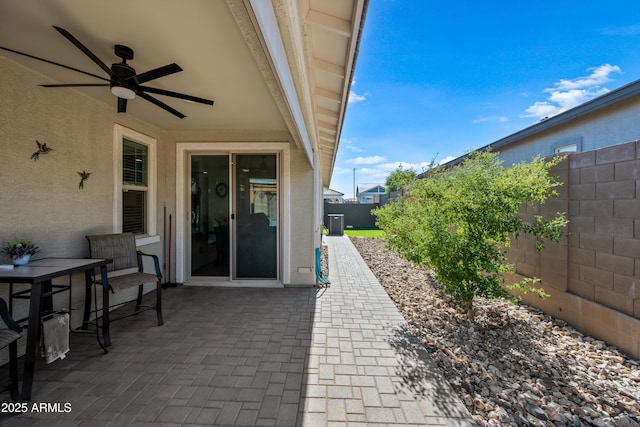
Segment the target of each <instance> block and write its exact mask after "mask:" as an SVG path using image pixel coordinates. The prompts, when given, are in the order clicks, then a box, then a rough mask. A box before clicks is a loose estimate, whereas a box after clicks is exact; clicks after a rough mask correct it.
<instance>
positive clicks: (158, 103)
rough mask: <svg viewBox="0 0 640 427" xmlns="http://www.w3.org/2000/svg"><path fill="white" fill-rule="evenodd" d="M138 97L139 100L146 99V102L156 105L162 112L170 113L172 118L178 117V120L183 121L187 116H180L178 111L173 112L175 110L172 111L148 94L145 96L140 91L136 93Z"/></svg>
mask: <svg viewBox="0 0 640 427" xmlns="http://www.w3.org/2000/svg"><path fill="white" fill-rule="evenodd" d="M138 96H139V97H140V98H143V99H146V100H147V101H149V102H151V103H152V104H155V105H157V106H158V107H160V108H162V109H164V110H166V111H168V112H170V113H171V114H173V115H174V116H176V117H178V118H180V119H184V118H185V117H187V116H185V115H184V114H182V113H181V112H180V111H178V110H175V109H173V108H171V107H169V106H168V105H167V104H165V103H164V102H162V101H160V100H159V99H157V98H154V97H153V96H151V95H148V94H146V93H144V92H140V91H138Z"/></svg>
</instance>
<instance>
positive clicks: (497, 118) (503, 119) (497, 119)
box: [471, 116, 509, 123]
mask: <svg viewBox="0 0 640 427" xmlns="http://www.w3.org/2000/svg"><path fill="white" fill-rule="evenodd" d="M508 121H509V118H508V117H506V116H489V117H486V116H483V117H479V118H477V119H475V120H472V121H471V123H484V122H498V123H507V122H508Z"/></svg>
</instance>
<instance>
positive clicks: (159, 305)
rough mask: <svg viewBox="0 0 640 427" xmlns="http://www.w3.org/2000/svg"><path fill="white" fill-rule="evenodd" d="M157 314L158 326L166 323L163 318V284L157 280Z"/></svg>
mask: <svg viewBox="0 0 640 427" xmlns="http://www.w3.org/2000/svg"><path fill="white" fill-rule="evenodd" d="M156 316H157V317H158V326H161V325H163V324H164V320H163V319H162V286H161V285H160V281H159V280H158V281H157V282H156Z"/></svg>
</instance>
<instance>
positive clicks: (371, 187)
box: [356, 184, 386, 194]
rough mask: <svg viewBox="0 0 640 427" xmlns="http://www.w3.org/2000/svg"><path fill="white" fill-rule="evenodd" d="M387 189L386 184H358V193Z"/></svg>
mask: <svg viewBox="0 0 640 427" xmlns="http://www.w3.org/2000/svg"><path fill="white" fill-rule="evenodd" d="M385 189H386V187H385V186H384V184H358V187H357V190H356V194H361V193H367V192H371V193H380V192H382V193H384V192H385Z"/></svg>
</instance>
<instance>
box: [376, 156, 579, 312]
mask: <svg viewBox="0 0 640 427" xmlns="http://www.w3.org/2000/svg"><path fill="white" fill-rule="evenodd" d="M560 160H561V159H560V158H556V159H554V160H551V161H545V160H543V159H540V158H536V159H534V160H533V161H532V162H530V163H519V164H517V165H514V166H512V167H510V168H504V167H503V165H502V162H501V161H500V160H498V157H497V155H496V154H495V153H492V152H483V153H471V155H470V156H469V158H468V159H467V160H466V161H465V162H464V164H463V165H461V166H456V167H454V168H452V169H448V170H445V169H442V168H434V169H431V170H430V171H429V173H428V176H427V177H426V178H424V179H421V180H417V181H416V182H415V183H414V184H413V185H412V186H411V189H410V191H409V196H408V197H407V198H404V199H399V200H397V201H395V202H392V203H389V204H387V205H385V206H384V207H381V208H379V209H377V210H375V211H374V214H375V215H376V217H377V221H376V222H377V225H378V226H379V227H380V228H382V229H383V230H384V231H385V234H386V236H387V241H388V244H389V246H390V247H391V248H393V249H396V250H397V251H398V252H399V253H400V254H401V255H403V256H404V257H405V258H407V259H408V260H410V261H412V262H414V263H416V264H419V265H423V266H428V267H430V268H433V270H434V273H435V278H436V280H438V282H439V283H440V284H441V285H442V287H443V290H444V292H445V293H447V294H450V295H452V296H453V297H454V298H455V299H456V300H458V301H461V302H462V303H463V304H464V306H465V308H466V310H467V315H468V317H469V318H470V319H473V314H474V312H473V298H474V297H476V296H482V297H486V298H498V297H509V294H508V292H507V289H505V287H504V277H503V273H507V272H513V271H514V267H513V265H511V264H509V263H507V259H506V250H505V248H506V247H508V246H509V242H510V236H513V237H516V238H517V237H518V235H519V233H527V234H531V235H533V236H535V237H536V240H537V247H538V249H539V250H541V249H542V248H543V247H544V239H551V240H553V241H558V240H559V239H560V238H561V237H562V234H563V229H564V227H565V226H566V224H567V220H566V218H565V215H564V214H563V213H558V214H557V216H556V217H555V218H553V219H551V220H547V219H544V218H542V217H540V216H536V217H535V220H534V221H532V222H527V221H526V220H525V219H523V218H521V217H519V216H518V211H519V209H520V207H521V206H522V205H523V204H530V205H535V204H542V203H544V202H545V201H546V200H547V198H549V197H556V196H557V192H556V191H555V187H556V186H558V185H560V184H559V183H558V182H557V181H556V180H555V179H554V178H553V177H551V176H550V175H549V169H550V168H551V167H552V166H553V165H555V164H557V163H558V162H559V161H560ZM535 281H537V279H525V280H523V281H522V282H519V283H516V284H514V285H511V286H510V287H509V288H508V289H510V290H511V289H517V290H520V291H523V292H525V293H527V292H535V293H537V294H538V295H539V296H540V297H545V296H546V294H545V293H544V291H543V290H542V289H539V288H535V287H534V286H533V283H534V282H535Z"/></svg>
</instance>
